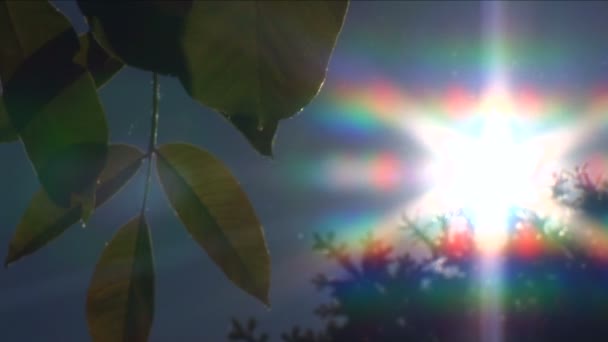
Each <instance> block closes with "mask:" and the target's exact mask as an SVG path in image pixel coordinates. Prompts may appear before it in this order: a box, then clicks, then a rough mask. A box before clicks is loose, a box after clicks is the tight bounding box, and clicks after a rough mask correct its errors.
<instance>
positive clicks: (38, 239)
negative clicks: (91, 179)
mask: <svg viewBox="0 0 608 342" xmlns="http://www.w3.org/2000/svg"><path fill="white" fill-rule="evenodd" d="M143 156H144V155H143V153H142V152H141V151H140V150H138V149H137V148H136V147H133V146H129V145H111V146H110V149H109V154H108V162H107V164H106V166H105V168H104V170H103V171H102V173H101V175H100V176H99V182H98V184H97V187H96V193H95V197H96V199H97V201H96V202H95V205H96V206H97V207H99V206H101V205H102V204H104V203H105V202H106V201H108V200H109V199H110V198H112V196H114V195H115V194H116V193H118V191H119V190H120V189H121V188H122V187H123V186H124V185H125V184H127V182H128V181H129V180H130V179H131V178H132V177H133V176H134V175H135V173H136V172H137V170H139V167H140V166H141V163H142V158H143ZM82 216H83V208H82V205H81V204H75V205H72V206H71V207H70V208H68V209H65V208H61V207H58V206H57V205H56V204H55V203H53V202H52V201H51V200H50V199H49V197H48V195H47V194H46V193H45V192H44V191H43V190H39V191H38V192H37V193H36V194H35V195H34V197H33V198H32V200H31V202H30V205H29V207H28V208H27V209H26V211H25V214H24V215H23V217H22V218H21V222H19V225H18V226H17V229H16V231H15V235H14V236H13V239H12V240H11V242H10V245H9V248H8V255H7V257H6V260H5V265H8V264H9V263H12V262H14V261H16V260H18V259H20V258H22V257H24V256H26V255H28V254H31V253H34V252H35V251H37V250H38V249H40V248H42V247H43V246H45V245H46V244H48V243H49V242H50V241H52V240H53V239H54V238H56V237H58V236H59V235H61V234H62V233H63V232H64V231H65V230H66V229H68V228H69V227H70V226H72V225H73V224H74V223H76V222H78V221H79V220H80V218H81V217H82Z"/></svg>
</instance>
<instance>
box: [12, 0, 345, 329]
mask: <svg viewBox="0 0 608 342" xmlns="http://www.w3.org/2000/svg"><path fill="white" fill-rule="evenodd" d="M78 5H79V8H80V10H81V12H82V14H83V15H84V16H85V17H86V19H87V22H88V23H89V32H87V33H86V34H84V35H81V36H80V37H79V36H78V35H77V33H76V31H75V30H74V28H73V27H72V26H71V24H70V23H69V21H68V20H67V18H66V17H65V16H64V15H63V14H62V13H60V12H59V11H58V10H57V9H56V8H55V7H54V6H53V5H52V4H51V3H50V2H48V1H0V81H1V83H0V84H2V93H1V95H2V96H0V142H11V141H19V142H20V143H21V144H22V145H23V146H24V147H25V150H26V152H27V156H28V158H29V159H30V161H31V163H32V165H33V167H34V171H35V173H36V175H37V178H38V180H39V181H40V183H41V185H42V189H41V190H40V191H39V192H38V193H37V194H36V195H34V198H33V199H32V201H31V203H30V205H29V207H28V208H27V210H26V212H25V214H24V215H23V218H22V219H21V222H20V223H19V225H18V227H17V229H16V232H15V235H14V237H13V239H12V241H11V242H10V246H9V253H8V255H7V257H6V261H5V264H6V265H8V264H11V263H13V262H15V261H17V260H18V259H20V258H22V257H23V256H26V255H28V254H31V253H34V252H35V251H37V250H38V249H40V248H42V247H43V246H45V245H46V244H48V243H49V242H50V241H52V240H53V239H55V238H56V237H58V236H59V235H61V234H62V233H63V232H64V231H65V230H66V229H68V228H69V227H70V226H72V225H73V224H75V223H77V222H78V221H83V222H86V221H87V220H88V218H89V217H90V215H91V214H93V212H94V211H95V209H96V208H97V207H98V206H100V205H102V204H103V203H105V202H106V201H108V200H109V199H110V198H111V197H112V196H113V195H115V194H116V193H117V192H118V191H119V190H120V189H121V188H122V187H123V186H124V185H125V184H126V183H127V182H128V181H129V179H131V178H132V177H133V176H134V175H135V174H136V173H137V172H138V170H139V168H140V167H141V166H142V165H143V164H144V162H145V163H146V170H145V172H146V175H145V177H146V182H145V188H144V195H143V200H142V206H141V211H140V212H139V213H137V215H136V216H135V217H134V218H133V219H132V220H131V221H130V222H128V223H127V224H125V225H124V226H123V227H122V228H120V229H119V230H118V232H117V233H116V235H115V236H114V237H113V238H112V239H111V241H110V242H109V243H108V244H107V246H105V248H104V249H103V251H102V253H101V257H100V259H99V262H98V264H97V266H96V268H95V272H94V275H93V278H92V280H91V285H90V288H89V293H88V298H87V318H88V324H89V331H90V333H91V336H92V338H93V340H94V341H127V340H128V341H145V340H147V338H148V335H149V331H150V328H151V325H152V322H153V319H154V291H155V288H154V277H155V276H154V261H153V253H152V245H151V239H150V229H149V226H148V223H147V221H146V217H145V216H146V215H145V212H146V207H147V199H148V193H149V189H150V186H151V179H152V169H153V168H152V164H153V161H156V169H157V172H158V175H159V176H160V181H161V184H162V188H163V189H164V191H165V193H166V195H167V198H168V200H169V203H170V205H171V206H172V207H173V209H174V210H175V212H176V213H177V216H178V217H179V219H180V220H181V221H182V223H183V224H184V225H185V227H186V229H187V230H188V232H189V233H190V234H191V235H192V236H193V237H194V239H195V240H196V242H197V243H198V244H199V245H200V246H201V247H202V248H203V249H204V250H205V251H206V252H207V254H209V256H210V257H211V258H212V259H213V261H214V262H215V263H216V264H217V265H218V266H219V267H220V268H221V269H222V271H223V272H224V273H225V274H226V276H227V277H228V278H229V279H230V280H231V281H232V282H233V283H234V284H235V285H237V286H238V287H240V288H241V289H243V290H245V291H246V292H248V293H249V294H251V295H253V296H255V297H256V298H258V299H259V300H260V301H262V302H264V303H266V304H267V305H269V299H268V291H269V286H270V284H269V282H270V257H269V255H268V251H267V248H266V242H265V239H264V235H263V231H262V227H261V224H260V222H259V221H258V218H257V216H256V214H255V212H254V210H253V208H252V206H251V204H250V203H249V200H248V199H247V196H246V194H245V193H244V192H243V190H242V189H241V188H240V186H239V184H238V182H237V180H236V179H234V177H233V176H232V175H231V174H230V171H229V170H228V169H227V168H226V167H225V166H224V165H223V164H222V162H221V161H219V160H218V159H216V158H215V157H214V156H213V155H211V154H210V153H209V152H207V151H205V150H203V149H200V148H198V147H195V146H192V145H189V144H185V143H169V144H165V145H162V146H157V135H158V130H159V100H160V96H159V89H160V84H159V74H161V75H169V76H174V77H177V78H178V79H179V80H180V81H181V83H182V85H183V86H184V89H185V90H186V91H187V93H188V94H189V95H190V96H191V97H192V98H193V99H195V100H197V101H198V102H200V103H201V104H202V105H205V106H208V107H211V108H213V109H215V110H216V111H217V112H218V113H220V114H222V115H223V116H224V117H225V118H226V119H227V120H228V121H229V122H230V123H231V124H232V125H233V126H235V128H237V129H238V130H239V131H240V132H241V133H242V134H243V135H244V136H245V137H246V138H247V139H248V140H249V142H250V143H251V144H252V146H253V147H254V148H255V149H256V150H257V151H258V152H260V153H262V154H264V155H268V156H271V155H272V142H273V139H274V136H275V132H276V129H277V127H278V123H279V121H280V120H281V119H284V118H287V117H290V116H292V115H294V114H296V113H297V112H298V111H300V110H301V109H302V107H304V106H305V105H306V104H307V103H308V102H310V101H311V100H312V98H313V97H314V96H315V95H316V94H317V92H318V91H319V89H320V87H321V85H322V83H323V80H324V78H325V73H326V69H327V64H328V61H329V58H330V55H331V53H332V50H333V47H334V44H335V41H336V39H337V36H338V34H339V32H340V29H341V27H342V23H343V20H344V17H345V14H346V10H347V7H348V2H347V1H331V2H325V1H305V2H304V1H302V2H277V1H243V2H236V1H225V2H222V1H192V0H186V1H147V2H112V3H110V2H107V1H100V0H97V1H90V0H87V1H78ZM124 66H131V67H136V68H140V69H143V70H147V71H150V72H151V73H152V77H153V89H152V107H153V110H152V115H151V122H150V138H149V144H148V148H147V150H146V151H140V150H139V149H137V148H136V147H133V146H128V145H124V144H109V142H108V137H109V127H108V124H107V122H106V116H105V113H104V109H103V105H102V103H101V101H100V99H99V97H98V93H97V91H98V89H99V88H100V87H102V86H103V85H104V84H105V83H107V82H108V81H110V80H111V78H112V77H113V76H114V75H115V74H116V73H118V72H119V71H120V70H121V69H122V68H123V67H124ZM203 133H204V132H203Z"/></svg>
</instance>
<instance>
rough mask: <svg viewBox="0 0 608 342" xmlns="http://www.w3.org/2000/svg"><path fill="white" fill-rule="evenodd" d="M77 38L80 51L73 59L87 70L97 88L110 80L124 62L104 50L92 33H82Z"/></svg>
mask: <svg viewBox="0 0 608 342" xmlns="http://www.w3.org/2000/svg"><path fill="white" fill-rule="evenodd" d="M79 40H80V51H79V52H78V54H77V55H76V57H75V59H74V61H75V62H76V63H78V64H80V65H82V66H83V67H85V68H87V69H88V70H89V72H90V73H91V75H92V76H93V79H94V80H95V85H96V86H97V88H98V89H99V88H101V87H103V85H104V84H106V83H107V82H108V81H109V80H111V79H112V77H114V75H116V73H118V72H119V71H120V70H121V69H122V67H123V66H124V64H123V63H122V62H121V61H119V60H118V59H116V58H114V57H113V56H112V55H110V54H109V53H108V52H106V50H104V48H102V47H101V45H99V43H98V42H97V40H95V38H94V37H93V35H92V34H90V33H89V34H83V35H81V36H80V38H79Z"/></svg>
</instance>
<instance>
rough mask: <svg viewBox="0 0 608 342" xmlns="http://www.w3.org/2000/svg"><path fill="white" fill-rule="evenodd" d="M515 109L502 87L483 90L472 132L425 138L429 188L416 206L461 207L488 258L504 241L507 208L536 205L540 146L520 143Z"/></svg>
mask: <svg viewBox="0 0 608 342" xmlns="http://www.w3.org/2000/svg"><path fill="white" fill-rule="evenodd" d="M517 111H518V108H517V106H516V105H515V104H514V103H513V101H511V99H510V97H509V93H508V91H507V90H506V89H504V88H501V87H497V88H493V89H491V90H489V91H488V92H487V93H486V94H485V95H484V96H483V97H482V98H481V100H480V101H479V105H478V108H476V113H474V114H475V115H476V116H477V117H478V118H479V125H478V127H479V128H478V129H477V130H476V131H475V132H473V133H471V132H466V131H465V132H462V131H458V130H455V129H453V128H452V130H451V131H449V130H448V131H446V130H441V131H442V132H441V133H442V134H443V135H444V136H443V137H441V138H439V137H440V134H441V133H439V132H435V134H433V129H429V127H428V126H427V127H426V129H423V130H422V132H423V133H421V134H422V135H425V134H426V135H429V134H430V135H431V136H434V137H435V138H434V139H432V140H433V143H430V144H427V146H430V147H431V151H432V158H431V160H430V163H429V165H428V166H427V168H425V172H426V173H427V177H428V178H430V183H431V184H432V189H431V190H430V191H429V193H428V194H427V196H426V197H425V200H426V203H425V204H422V205H426V206H430V207H431V208H433V209H436V208H437V207H438V206H439V207H442V209H443V208H449V209H451V210H453V209H464V210H466V211H467V212H468V213H469V214H470V215H471V218H472V220H473V221H474V222H473V223H474V226H475V228H476V232H475V236H476V239H477V242H478V246H480V248H481V249H482V252H485V253H488V254H494V253H497V252H499V251H500V250H501V248H502V247H503V246H504V244H505V243H506V240H507V234H508V232H507V222H508V215H509V211H510V209H512V208H513V207H529V206H530V205H532V204H533V202H535V201H538V198H539V196H540V191H541V190H542V188H543V187H542V186H541V185H540V184H538V181H539V171H540V170H541V169H542V168H540V167H539V166H540V164H541V162H542V161H543V153H545V152H546V151H544V149H543V146H542V145H540V144H533V143H531V141H530V140H529V139H522V138H521V137H518V136H517V134H516V130H515V127H514V122H515V118H516V117H517ZM427 139H428V137H427Z"/></svg>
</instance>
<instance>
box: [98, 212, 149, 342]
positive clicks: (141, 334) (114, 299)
mask: <svg viewBox="0 0 608 342" xmlns="http://www.w3.org/2000/svg"><path fill="white" fill-rule="evenodd" d="M153 320H154V259H153V257H152V243H151V241H150V230H149V229H148V225H147V224H146V221H145V218H144V217H143V216H138V217H136V218H134V219H133V220H131V221H130V222H129V223H127V224H126V225H125V226H123V227H122V228H120V230H119V231H118V232H117V233H116V234H115V235H114V237H113V238H112V240H111V241H110V242H109V243H108V244H107V246H106V247H105V248H104V250H103V252H102V254H101V257H100V259H99V261H98V263H97V266H96V267H95V272H94V273H93V278H92V279H91V285H90V286H89V290H88V294H87V321H88V324H89V332H90V334H91V337H92V338H93V341H94V342H108V341H122V342H127V341H128V342H146V341H147V340H148V335H149V334H150V328H151V326H152V321H153Z"/></svg>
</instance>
